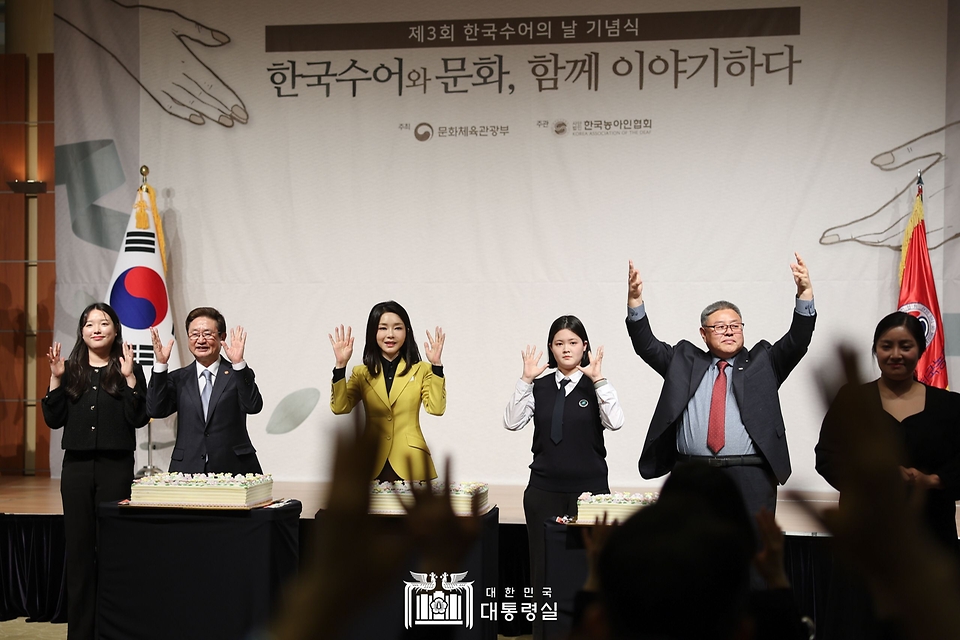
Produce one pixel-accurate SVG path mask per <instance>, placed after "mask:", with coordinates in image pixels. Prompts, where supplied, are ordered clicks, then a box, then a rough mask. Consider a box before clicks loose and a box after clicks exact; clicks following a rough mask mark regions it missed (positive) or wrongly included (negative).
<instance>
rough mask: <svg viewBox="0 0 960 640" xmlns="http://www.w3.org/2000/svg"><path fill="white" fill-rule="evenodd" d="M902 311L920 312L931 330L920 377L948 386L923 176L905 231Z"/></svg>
mask: <svg viewBox="0 0 960 640" xmlns="http://www.w3.org/2000/svg"><path fill="white" fill-rule="evenodd" d="M897 307H898V308H899V310H900V311H904V312H906V313H909V314H912V315H915V316H917V317H918V318H919V319H920V322H921V323H922V324H923V328H924V330H925V331H926V334H927V336H926V337H927V350H926V351H924V352H923V357H922V358H920V362H919V363H917V380H919V381H920V382H922V383H924V384H928V385H930V386H932V387H939V388H941V389H946V388H947V361H946V359H945V358H944V348H943V321H942V320H941V319H940V303H939V302H938V301H937V288H936V285H935V284H934V282H933V270H932V269H931V268H930V252H929V250H928V249H927V225H926V224H925V223H924V221H923V180H922V179H921V178H917V198H916V200H915V201H914V203H913V214H912V215H911V216H910V221H909V222H908V223H907V229H906V231H904V233H903V246H902V248H901V249H900V300H899V302H898V303H897Z"/></svg>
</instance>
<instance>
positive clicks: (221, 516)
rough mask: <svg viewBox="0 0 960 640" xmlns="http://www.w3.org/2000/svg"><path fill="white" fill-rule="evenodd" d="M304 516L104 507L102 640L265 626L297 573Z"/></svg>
mask: <svg viewBox="0 0 960 640" xmlns="http://www.w3.org/2000/svg"><path fill="white" fill-rule="evenodd" d="M300 510H301V504H300V502H299V501H297V500H294V501H291V502H290V503H288V504H286V505H284V506H282V507H279V508H260V509H252V510H249V511H235V510H199V509H152V508H137V507H121V506H118V505H116V504H111V503H105V504H102V505H100V509H99V524H100V553H99V587H100V588H99V597H98V621H99V623H98V624H99V627H98V628H99V631H100V636H101V638H102V640H114V639H116V640H121V639H122V640H129V639H130V638H137V639H138V640H150V639H151V638H157V639H158V640H160V639H170V638H177V639H178V640H188V639H190V638H197V639H198V640H216V639H218V638H223V639H224V640H237V639H242V638H243V637H244V636H245V635H246V634H247V633H248V632H249V631H250V630H251V629H253V628H256V627H262V626H265V625H266V624H267V622H268V620H269V614H270V610H271V605H272V603H273V601H274V600H275V599H276V598H277V597H278V596H279V595H280V589H281V586H282V585H283V584H284V583H285V582H286V581H287V580H288V579H290V578H292V577H294V576H295V575H296V573H297V562H298V558H299V527H298V521H299V518H300Z"/></svg>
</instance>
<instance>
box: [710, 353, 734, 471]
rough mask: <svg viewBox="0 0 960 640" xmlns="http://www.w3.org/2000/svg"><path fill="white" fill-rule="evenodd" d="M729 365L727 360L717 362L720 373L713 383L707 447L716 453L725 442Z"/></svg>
mask: <svg viewBox="0 0 960 640" xmlns="http://www.w3.org/2000/svg"><path fill="white" fill-rule="evenodd" d="M727 366H729V363H728V362H727V361H726V360H721V361H720V362H718V363H717V368H718V369H720V373H718V374H717V381H716V382H714V383H713V397H712V398H710V422H709V423H708V424H707V447H708V448H709V449H710V451H713V453H714V455H716V454H718V453H720V449H723V445H724V444H725V438H724V424H723V423H724V417H725V415H726V413H727V374H726V373H724V372H723V369H724V367H727Z"/></svg>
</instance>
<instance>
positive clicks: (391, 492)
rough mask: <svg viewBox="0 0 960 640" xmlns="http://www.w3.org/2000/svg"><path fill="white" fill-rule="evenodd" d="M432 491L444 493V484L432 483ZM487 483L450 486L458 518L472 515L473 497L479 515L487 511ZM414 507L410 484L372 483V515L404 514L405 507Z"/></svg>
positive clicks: (400, 482) (461, 483)
mask: <svg viewBox="0 0 960 640" xmlns="http://www.w3.org/2000/svg"><path fill="white" fill-rule="evenodd" d="M430 488H431V490H432V491H433V492H434V493H436V494H440V493H443V489H444V484H443V483H442V482H440V481H439V480H431V481H430ZM487 493H488V491H487V483H486V482H453V483H451V484H450V503H451V504H452V506H453V512H454V513H455V514H457V515H458V516H468V515H470V514H471V513H472V511H471V504H472V500H473V496H474V495H476V496H477V498H478V513H485V512H486V511H487ZM404 504H406V505H407V506H413V493H412V492H411V490H410V483H409V482H406V481H404V480H401V481H398V482H377V481H376V480H374V481H373V482H371V483H370V513H385V514H400V515H402V514H404V513H406V510H405V509H404V508H403V505H404Z"/></svg>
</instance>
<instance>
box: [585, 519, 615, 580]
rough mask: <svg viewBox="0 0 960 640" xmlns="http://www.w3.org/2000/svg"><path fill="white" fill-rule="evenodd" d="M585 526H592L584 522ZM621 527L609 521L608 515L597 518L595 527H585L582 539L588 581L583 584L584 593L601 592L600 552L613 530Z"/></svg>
mask: <svg viewBox="0 0 960 640" xmlns="http://www.w3.org/2000/svg"><path fill="white" fill-rule="evenodd" d="M584 524H590V523H589V522H584ZM619 525H620V523H619V521H617V520H612V521H610V522H608V521H607V513H606V512H604V513H603V518H601V517H600V516H597V518H596V520H595V521H594V526H593V527H583V528H582V529H581V530H580V537H581V538H582V539H583V548H584V550H585V551H586V552H587V579H586V581H585V582H584V583H583V590H584V591H600V571H599V561H600V552H601V551H603V548H604V547H605V546H606V545H607V540H608V539H609V538H610V534H611V533H613V530H614V529H615V528H616V527H618V526H619Z"/></svg>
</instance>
